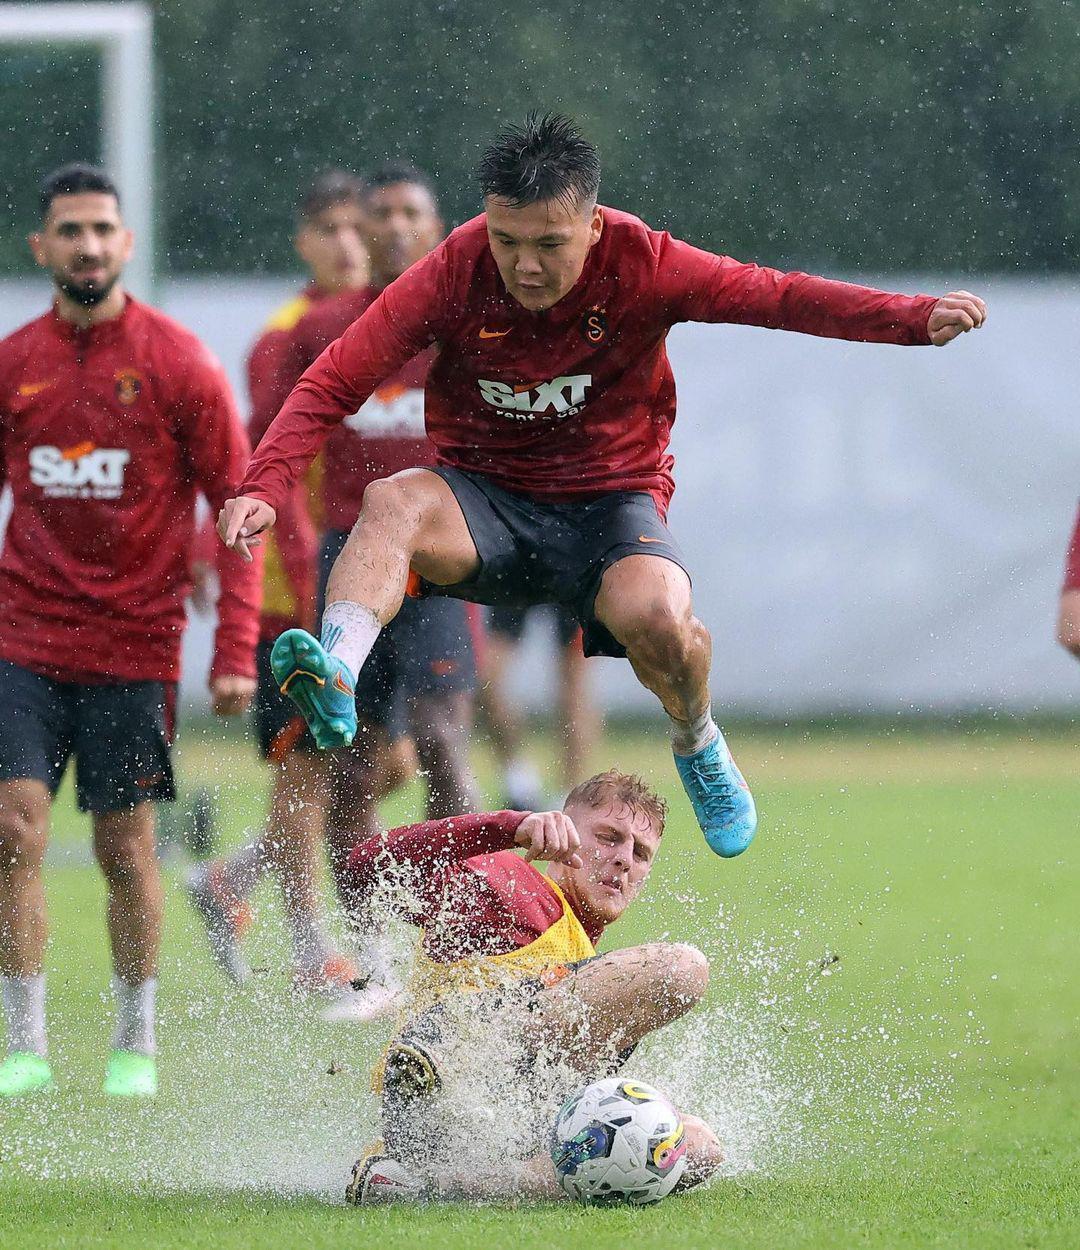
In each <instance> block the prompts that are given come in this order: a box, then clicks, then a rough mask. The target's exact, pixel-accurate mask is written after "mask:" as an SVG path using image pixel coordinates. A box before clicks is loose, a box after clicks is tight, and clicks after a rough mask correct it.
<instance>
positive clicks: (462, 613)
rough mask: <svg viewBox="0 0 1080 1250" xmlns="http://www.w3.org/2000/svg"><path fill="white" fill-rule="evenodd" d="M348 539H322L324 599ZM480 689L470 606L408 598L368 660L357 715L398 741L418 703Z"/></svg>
mask: <svg viewBox="0 0 1080 1250" xmlns="http://www.w3.org/2000/svg"><path fill="white" fill-rule="evenodd" d="M348 537H349V536H348V534H347V533H346V532H345V531H343V530H329V531H328V532H327V534H326V537H325V539H324V540H323V548H322V567H321V570H320V572H321V578H320V587H321V589H320V599H324V598H325V593H326V581H327V579H328V578H329V576H330V569H331V567H332V566H333V563H334V561H335V560H336V559H337V558H338V556H339V555H340V554H341V549H342V547H344V546H345V542H346V540H347V539H348ZM475 689H476V656H475V653H474V650H473V626H472V624H471V622H470V619H469V609H468V607H467V606H466V605H465V604H464V603H460V602H458V601H457V600H454V599H406V600H405V601H404V603H403V604H402V605H401V611H400V612H399V613H398V614H397V616H395V617H394V619H393V620H392V621H391V622H390V624H389V625H387V626H386V627H385V628H384V629H383V631H382V632H381V633H380V634H379V636H378V638H377V639H376V640H375V645H374V647H372V649H371V654H370V655H369V656H368V658H367V659H366V660H365V661H364V667H363V668H362V669H361V670H360V674H359V676H358V677H357V680H356V710H357V715H358V716H359V717H360V718H361V719H362V720H366V721H369V722H372V723H374V724H376V725H379V726H381V727H382V728H383V729H385V731H386V733H387V734H388V735H389V736H390V738H391V739H396V738H400V737H403V736H404V735H405V734H407V733H408V732H409V721H410V710H411V709H410V704H411V703H412V701H413V700H414V699H417V698H422V697H423V696H425V695H433V694H454V693H458V692H460V691H466V690H475Z"/></svg>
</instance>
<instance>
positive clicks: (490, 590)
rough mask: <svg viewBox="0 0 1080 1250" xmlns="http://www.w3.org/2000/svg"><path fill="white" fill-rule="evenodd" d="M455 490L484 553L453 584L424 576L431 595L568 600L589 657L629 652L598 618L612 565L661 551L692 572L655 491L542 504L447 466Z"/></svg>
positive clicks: (516, 601)
mask: <svg viewBox="0 0 1080 1250" xmlns="http://www.w3.org/2000/svg"><path fill="white" fill-rule="evenodd" d="M431 472H432V473H437V474H438V475H439V476H440V477H441V478H442V479H443V481H444V482H446V484H447V485H448V486H449V487H450V489H451V490H452V491H453V492H454V498H455V499H456V500H457V502H458V505H459V506H460V508H461V511H462V515H463V516H464V517H465V523H466V525H468V527H469V533H470V534H471V535H472V540H473V542H474V544H475V545H476V550H477V553H478V554H479V556H480V569H479V572H478V573H477V574H476V576H475V577H473V578H472V579H470V580H469V581H467V582H458V583H456V584H455V585H453V586H436V585H433V584H432V583H431V582H427V581H423V580H421V583H420V585H421V593H422V594H424V595H445V596H448V597H450V598H454V599H468V600H470V601H471V602H473V603H486V604H488V605H489V606H491V607H508V608H527V607H531V606H532V605H533V604H538V603H557V604H563V605H565V606H566V607H567V608H569V609H570V611H571V612H572V613H573V615H574V617H575V618H576V620H577V621H578V622H579V623H580V625H581V629H582V645H583V647H584V650H585V654H586V655H614V656H620V657H621V656H625V655H626V649H625V647H623V646H622V644H621V643H619V642H618V641H617V640H616V639H615V638H613V637H612V635H611V633H610V632H609V631H608V629H607V627H606V626H605V625H603V624H602V623H601V622H600V621H598V620H597V619H596V616H595V605H596V595H597V592H598V591H599V589H600V582H601V580H602V579H603V576H604V574H605V573H606V572H607V570H608V569H609V568H610V567H611V566H612V565H613V564H615V563H616V562H617V561H619V560H621V559H622V558H623V557H624V556H631V555H638V556H640V555H649V556H660V557H661V558H662V559H665V560H670V561H671V562H672V563H673V564H677V565H678V566H679V568H681V569H682V570H683V571H684V572H687V573H689V570H687V568H686V561H685V559H684V558H683V555H682V553H681V552H680V550H679V548H678V545H677V544H676V542H675V539H674V538H673V537H672V535H671V531H670V530H669V529H668V527H667V525H666V524H665V523H664V520H663V518H662V517H661V516H660V514H659V512H657V510H656V503H655V501H654V500H653V498H652V496H651V495H648V494H645V493H642V492H638V491H612V492H610V493H609V494H606V495H601V496H600V497H599V498H597V499H591V500H588V501H586V502H583V503H541V502H540V501H539V500H536V499H533V498H532V497H531V496H529V495H522V494H518V493H516V492H514V491H508V490H503V488H502V487H501V486H496V485H495V484H494V483H493V482H490V481H488V479H487V478H485V477H484V476H483V475H482V474H480V473H469V472H466V471H465V470H463V469H450V468H445V467H442V466H439V467H438V468H434V469H432V470H431Z"/></svg>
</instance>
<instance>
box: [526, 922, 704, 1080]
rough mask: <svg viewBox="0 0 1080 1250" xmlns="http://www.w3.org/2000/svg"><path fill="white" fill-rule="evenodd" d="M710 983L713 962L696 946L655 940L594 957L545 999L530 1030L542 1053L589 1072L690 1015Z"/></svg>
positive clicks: (529, 1025)
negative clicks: (711, 963) (557, 1056)
mask: <svg viewBox="0 0 1080 1250" xmlns="http://www.w3.org/2000/svg"><path fill="white" fill-rule="evenodd" d="M708 985H709V961H708V960H707V959H706V958H705V956H704V955H703V954H702V953H701V951H699V950H698V949H697V948H696V947H694V946H688V945H684V944H682V943H672V942H648V943H646V944H645V945H644V946H632V947H629V948H628V949H626V950H619V951H610V952H609V953H608V954H606V955H601V956H600V957H599V958H597V959H593V960H590V961H589V962H588V963H587V964H585V965H584V967H581V968H579V969H578V970H577V971H576V972H572V973H571V974H570V975H569V976H568V977H566V978H565V979H564V980H563V981H560V982H559V984H558V985H556V986H555V987H554V988H553V989H551V990H549V991H548V992H547V993H546V994H544V995H543V996H542V997H541V999H540V1000H539V1001H538V1002H537V1003H536V1004H535V1007H534V1010H533V1011H532V1012H531V1013H530V1020H529V1022H528V1023H527V1025H526V1027H527V1028H530V1029H532V1030H534V1031H535V1042H536V1045H537V1046H538V1047H539V1048H540V1049H541V1052H542V1053H547V1054H551V1053H558V1054H559V1055H560V1056H561V1057H562V1058H566V1059H569V1060H570V1062H571V1063H573V1064H574V1066H575V1067H577V1068H580V1070H581V1071H582V1072H583V1073H589V1072H595V1071H596V1069H597V1065H598V1064H599V1065H603V1064H604V1063H605V1062H610V1061H611V1060H612V1059H613V1058H614V1057H615V1056H616V1055H618V1054H619V1053H620V1052H622V1051H625V1050H627V1049H629V1048H631V1047H634V1046H637V1045H638V1043H639V1042H641V1041H643V1040H644V1039H645V1038H646V1037H648V1035H649V1034H650V1033H654V1032H655V1031H656V1030H657V1029H662V1028H663V1027H664V1026H665V1025H667V1024H671V1023H672V1022H673V1021H675V1020H678V1019H679V1017H680V1016H684V1015H685V1014H686V1013H687V1012H688V1011H689V1010H690V1009H691V1008H692V1007H695V1006H696V1005H697V1004H698V1003H699V1002H700V1001H701V999H702V997H703V996H704V994H705V991H706V989H707V988H708Z"/></svg>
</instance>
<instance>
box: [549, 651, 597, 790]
mask: <svg viewBox="0 0 1080 1250" xmlns="http://www.w3.org/2000/svg"><path fill="white" fill-rule="evenodd" d="M558 699H559V714H560V724H561V728H562V749H563V757H562V759H563V785H564V786H565V787H566V789H567V790H568V791H569V790H572V789H573V788H574V786H576V785H577V783H578V782H579V781H581V780H582V778H583V777H586V776H588V769H589V759H590V757H591V756H592V754H593V751H594V750H595V748H596V740H597V738H598V737H599V733H600V718H599V716H598V715H597V711H596V707H595V705H594V704H593V701H592V696H591V695H590V693H589V684H588V664H587V663H586V661H585V653H584V651H582V649H581V639H580V637H578V638H575V639H574V640H573V641H572V642H570V643H568V644H567V645H566V646H565V647H563V648H562V649H561V651H560V654H559V695H558Z"/></svg>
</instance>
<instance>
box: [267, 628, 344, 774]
mask: <svg viewBox="0 0 1080 1250" xmlns="http://www.w3.org/2000/svg"><path fill="white" fill-rule="evenodd" d="M270 669H271V671H272V672H273V674H274V680H275V681H276V682H277V684H278V685H279V686H280V687H281V693H282V694H284V695H288V696H289V698H290V699H292V701H293V702H294V703H295V704H296V706H297V707H298V708H299V709H300V711H301V712H302V713H303V715H304V720H306V721H307V723H308V728H309V729H310V730H311V736H312V737H313V738H314V739H315V742H316V744H317V745H318V746H320V747H321V748H322V749H323V750H324V751H329V750H333V748H334V747H347V746H350V745H351V744H352V740H353V738H355V737H356V697H355V694H354V691H355V689H356V678H355V677H353V675H352V673H350V672H349V670H348V669H347V668H346V667H345V665H344V664H342V662H341V661H340V660H339V659H338V658H337V656H335V655H330V654H329V653H328V652H327V651H326V649H325V648H324V647H323V645H322V643H321V642H320V641H319V640H318V638H314V637H312V635H311V634H309V633H308V632H307V630H306V629H287V630H286V631H285V632H284V633H283V634H282V635H281V637H280V638H278V640H277V641H276V642H275V643H274V645H273V647H272V648H271V651H270Z"/></svg>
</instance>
